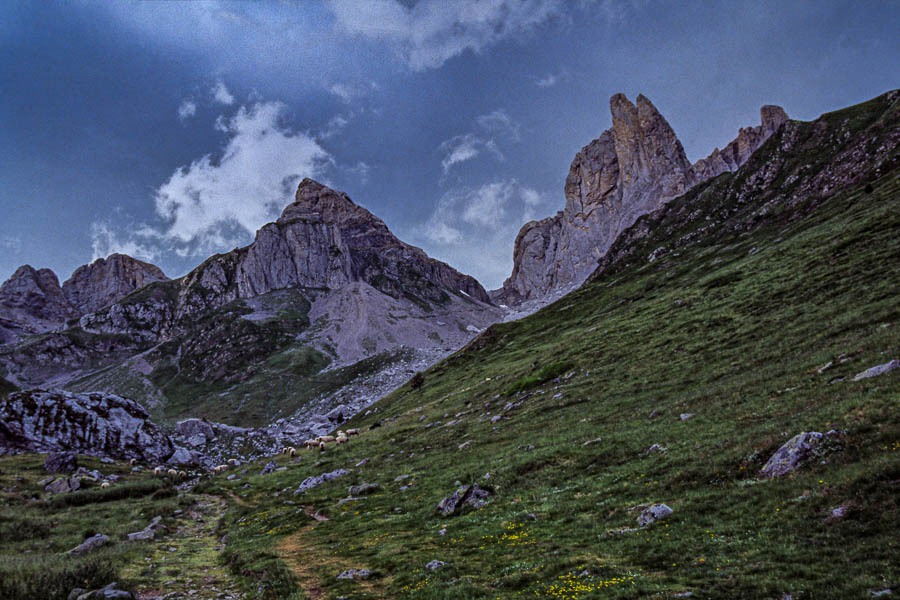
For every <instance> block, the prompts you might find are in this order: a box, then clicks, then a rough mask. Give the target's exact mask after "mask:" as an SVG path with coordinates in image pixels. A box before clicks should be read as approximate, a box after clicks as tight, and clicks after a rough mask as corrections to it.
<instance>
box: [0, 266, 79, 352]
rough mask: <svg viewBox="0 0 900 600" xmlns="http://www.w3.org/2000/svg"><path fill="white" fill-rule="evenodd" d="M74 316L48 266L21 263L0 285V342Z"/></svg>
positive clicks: (43, 329)
mask: <svg viewBox="0 0 900 600" xmlns="http://www.w3.org/2000/svg"><path fill="white" fill-rule="evenodd" d="M76 316H77V314H76V313H75V312H74V311H73V310H72V307H71V306H70V305H69V303H68V301H67V300H66V298H65V296H64V295H63V291H62V288H61V287H60V285H59V279H58V278H57V277H56V274H55V273H54V272H53V271H51V270H50V269H39V270H35V269H34V268H33V267H32V266H31V265H23V266H21V267H19V268H18V269H17V270H16V272H15V273H13V276H12V277H10V278H9V279H7V280H6V281H5V282H4V283H3V285H0V343H6V342H9V341H12V340H14V339H16V338H18V337H21V336H23V335H29V334H33V333H41V332H44V331H49V330H51V329H55V328H57V327H59V326H60V325H62V324H63V323H65V322H66V320H68V319H71V318H73V317H76Z"/></svg>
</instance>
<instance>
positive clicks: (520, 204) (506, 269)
mask: <svg viewBox="0 0 900 600" xmlns="http://www.w3.org/2000/svg"><path fill="white" fill-rule="evenodd" d="M545 202H546V199H545V198H544V197H543V196H542V195H541V194H540V193H538V192H537V191H536V190H534V189H531V188H529V187H526V186H523V185H521V184H520V183H519V182H518V181H517V180H515V179H507V180H501V181H495V182H492V183H487V184H484V185H482V186H478V187H467V188H459V189H454V190H451V191H449V192H447V193H446V194H444V196H442V197H441V199H440V201H439V202H438V203H437V206H436V208H435V210H434V212H433V213H432V214H431V216H430V217H429V219H428V221H427V222H426V223H424V225H423V226H421V227H420V228H419V229H418V231H417V233H415V234H413V235H412V236H411V238H412V239H415V240H416V243H418V244H421V245H422V246H423V247H424V248H425V249H426V251H427V252H428V254H429V255H431V256H434V257H435V258H438V259H440V260H444V261H446V262H448V263H450V264H452V265H453V266H454V267H456V268H457V269H459V270H460V271H462V272H463V273H469V274H471V275H473V276H474V277H476V278H477V279H478V281H480V282H481V284H482V285H484V286H485V288H488V289H493V288H498V287H500V285H501V284H502V283H503V280H504V279H506V278H507V277H508V276H509V274H510V273H511V272H512V264H513V261H512V258H513V241H514V240H515V239H516V235H517V234H518V233H519V229H520V228H521V227H522V225H524V224H525V223H527V222H528V221H531V220H533V219H534V218H535V215H536V214H538V213H540V212H543V209H544V208H545V207H544V206H543V205H544V204H545Z"/></svg>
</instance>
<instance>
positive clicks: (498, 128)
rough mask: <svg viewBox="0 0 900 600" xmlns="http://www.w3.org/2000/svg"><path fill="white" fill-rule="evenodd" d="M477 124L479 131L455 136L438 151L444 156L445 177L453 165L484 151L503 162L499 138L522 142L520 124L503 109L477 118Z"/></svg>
mask: <svg viewBox="0 0 900 600" xmlns="http://www.w3.org/2000/svg"><path fill="white" fill-rule="evenodd" d="M475 123H476V124H477V128H476V129H477V131H472V132H469V133H464V134H462V135H456V136H453V137H452V138H450V139H449V140H444V141H443V142H441V145H440V146H438V151H439V152H441V153H442V154H443V155H444V158H443V159H442V160H441V167H443V169H444V175H446V174H447V173H448V172H449V171H450V169H451V168H452V167H453V165H455V164H459V163H461V162H465V161H467V160H471V159H473V158H475V157H476V156H478V155H479V154H481V152H482V151H484V150H487V151H489V152H490V153H491V154H493V155H494V157H495V158H496V159H497V160H501V161H502V160H504V156H503V152H501V151H500V148H499V146H498V144H497V138H506V139H509V140H511V141H513V142H518V141H519V140H520V137H521V136H520V134H519V129H520V126H519V123H518V122H516V121H515V120H514V119H513V118H512V117H510V116H509V115H508V114H507V113H506V111H505V110H503V109H502V108H498V109H497V110H495V111H493V112H491V113H488V114H486V115H480V116H479V117H476V119H475Z"/></svg>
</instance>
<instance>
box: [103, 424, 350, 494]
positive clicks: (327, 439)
mask: <svg viewBox="0 0 900 600" xmlns="http://www.w3.org/2000/svg"><path fill="white" fill-rule="evenodd" d="M353 435H359V429H348V430H347V431H341V430H338V431H337V432H336V433H335V435H320V436H318V437H316V438H314V439H311V440H306V441H305V442H303V445H304V446H305V447H306V448H309V449H310V450H313V449H315V448H318V449H319V450H321V451H324V450H325V448H326V446H327V445H328V444H329V443H331V442H334V443H335V445H338V446H340V445H341V444H346V443H347V441H348V440H349V439H350V436H353ZM281 454H282V455H283V456H288V457H294V456H297V449H296V448H294V447H293V446H285V447H284V448H282V449H281ZM129 464H130V465H131V466H134V465H136V464H137V459H135V458H132V459H131V460H130V461H129ZM240 464H241V463H240V462H239V461H238V460H237V459H236V458H229V459H228V461H226V464H224V465H218V466H216V467H213V468H212V469H211V470H212V472H213V473H221V472H223V471H227V470H228V468H229V467H236V466H238V465H240ZM153 474H154V475H156V476H157V477H161V476H164V477H168V478H170V479H173V480H175V479H182V480H183V479H186V478H187V473H186V472H185V471H176V470H175V469H167V468H166V467H156V468H154V469H153ZM109 485H110V484H109V482H108V481H104V482H103V483H101V484H100V488H101V489H106V488H108V487H109Z"/></svg>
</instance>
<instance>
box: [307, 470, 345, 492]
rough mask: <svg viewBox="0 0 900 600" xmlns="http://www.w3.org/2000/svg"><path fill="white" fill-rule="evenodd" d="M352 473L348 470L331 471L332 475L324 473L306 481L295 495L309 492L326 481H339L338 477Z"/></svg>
mask: <svg viewBox="0 0 900 600" xmlns="http://www.w3.org/2000/svg"><path fill="white" fill-rule="evenodd" d="M349 473H350V471H348V470H346V469H337V470H336V471H331V472H330V473H322V474H321V475H315V476H313V477H307V478H306V479H304V480H303V481H302V482H301V483H300V485H299V486H297V489H296V490H294V493H295V494H300V493H302V492H305V491H307V490H311V489H312V488H314V487H316V486H318V485H322V484H323V483H325V482H326V481H331V480H332V479H337V478H338V477H343V476H344V475H347V474H349Z"/></svg>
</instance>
